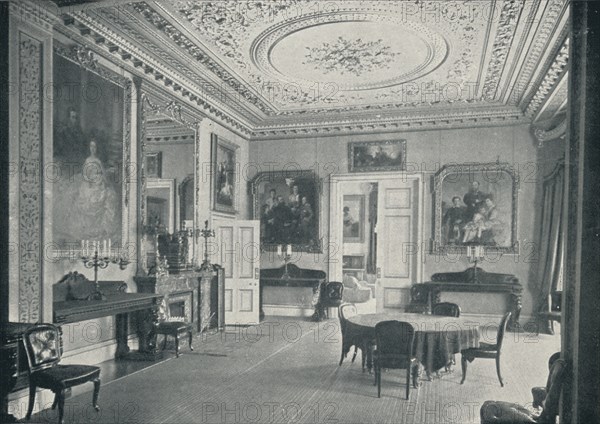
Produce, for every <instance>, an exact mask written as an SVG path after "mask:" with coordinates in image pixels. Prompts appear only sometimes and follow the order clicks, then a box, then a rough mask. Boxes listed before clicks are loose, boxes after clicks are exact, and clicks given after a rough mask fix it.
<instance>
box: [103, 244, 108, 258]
mask: <svg viewBox="0 0 600 424" xmlns="http://www.w3.org/2000/svg"><path fill="white" fill-rule="evenodd" d="M103 244H104V246H102V251H103V252H104V254H103V255H102V256H104V257H105V258H106V257H107V256H108V240H104V242H103Z"/></svg>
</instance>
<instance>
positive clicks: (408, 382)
mask: <svg viewBox="0 0 600 424" xmlns="http://www.w3.org/2000/svg"><path fill="white" fill-rule="evenodd" d="M411 372H412V367H411V366H410V364H409V365H408V367H407V368H406V400H408V397H409V394H410V374H411Z"/></svg>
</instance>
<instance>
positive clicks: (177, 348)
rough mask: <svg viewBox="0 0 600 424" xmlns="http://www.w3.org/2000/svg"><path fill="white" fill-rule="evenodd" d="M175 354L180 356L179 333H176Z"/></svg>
mask: <svg viewBox="0 0 600 424" xmlns="http://www.w3.org/2000/svg"><path fill="white" fill-rule="evenodd" d="M175 356H177V357H178V358H179V333H177V334H175Z"/></svg>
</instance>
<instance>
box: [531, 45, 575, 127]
mask: <svg viewBox="0 0 600 424" xmlns="http://www.w3.org/2000/svg"><path fill="white" fill-rule="evenodd" d="M568 64H569V39H568V38H567V39H566V40H565V42H564V43H563V45H562V47H561V48H560V51H559V52H558V54H557V56H556V57H555V58H554V61H553V62H552V65H550V69H548V72H547V73H546V75H545V76H544V78H543V80H542V82H541V84H540V85H539V86H538V89H537V91H536V92H535V94H534V95H533V98H532V99H531V101H530V102H529V104H528V105H527V108H526V109H525V116H527V117H528V118H533V117H534V115H535V114H536V112H537V111H538V110H539V108H540V106H541V105H542V104H543V102H544V101H545V100H546V98H547V97H548V95H549V94H550V93H551V92H552V91H553V89H554V87H555V86H556V84H557V82H558V81H560V80H561V78H562V77H563V75H564V73H565V72H566V70H567V65H568Z"/></svg>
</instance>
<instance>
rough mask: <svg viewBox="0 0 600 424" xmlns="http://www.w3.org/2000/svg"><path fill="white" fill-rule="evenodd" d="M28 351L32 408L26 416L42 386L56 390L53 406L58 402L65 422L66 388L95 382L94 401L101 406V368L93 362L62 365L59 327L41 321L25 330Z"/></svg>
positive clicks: (61, 419)
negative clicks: (99, 398)
mask: <svg viewBox="0 0 600 424" xmlns="http://www.w3.org/2000/svg"><path fill="white" fill-rule="evenodd" d="M24 342H25V352H26V355H27V361H28V363H29V408H28V409H27V415H26V419H27V420H29V419H30V418H31V413H32V412H33V406H34V404H35V392H36V390H37V388H38V387H40V388H42V389H49V390H52V392H54V403H53V404H52V409H54V408H56V406H57V405H58V422H59V424H63V422H64V421H63V417H64V409H65V390H66V389H68V388H70V387H73V386H78V385H80V384H83V383H87V382H92V383H94V393H93V397H92V405H93V406H94V409H95V410H96V411H99V410H100V408H99V407H98V393H99V392H100V368H98V367H95V366H91V365H60V364H59V362H60V355H61V353H60V349H61V347H60V336H59V332H58V328H57V327H55V326H54V325H51V324H40V325H37V326H35V327H33V328H30V329H29V330H27V331H26V332H25V337H24Z"/></svg>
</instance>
